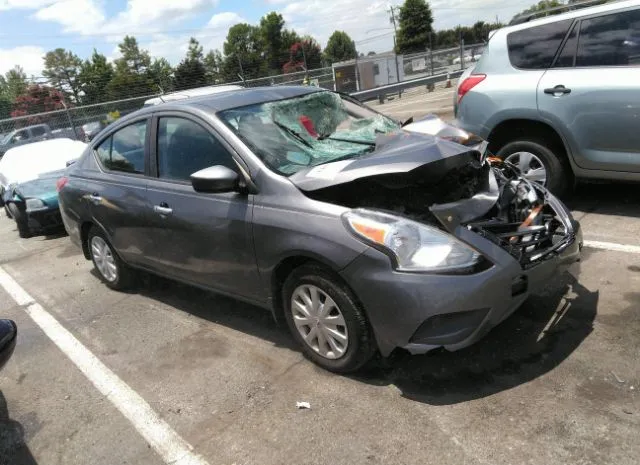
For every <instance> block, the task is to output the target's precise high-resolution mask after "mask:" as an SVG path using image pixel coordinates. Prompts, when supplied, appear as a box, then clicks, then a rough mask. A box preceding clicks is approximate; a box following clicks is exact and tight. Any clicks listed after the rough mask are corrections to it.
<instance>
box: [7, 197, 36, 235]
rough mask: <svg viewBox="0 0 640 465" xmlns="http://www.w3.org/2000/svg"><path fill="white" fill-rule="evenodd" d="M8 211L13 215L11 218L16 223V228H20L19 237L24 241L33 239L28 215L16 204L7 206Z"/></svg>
mask: <svg viewBox="0 0 640 465" xmlns="http://www.w3.org/2000/svg"><path fill="white" fill-rule="evenodd" d="M7 209H8V210H9V213H10V214H11V218H13V219H14V220H15V222H16V226H17V227H18V235H19V236H20V237H21V238H23V239H27V238H29V237H31V231H30V230H29V220H28V218H27V214H26V213H25V212H23V211H21V210H20V209H19V208H18V206H17V205H16V204H15V203H10V204H9V205H7Z"/></svg>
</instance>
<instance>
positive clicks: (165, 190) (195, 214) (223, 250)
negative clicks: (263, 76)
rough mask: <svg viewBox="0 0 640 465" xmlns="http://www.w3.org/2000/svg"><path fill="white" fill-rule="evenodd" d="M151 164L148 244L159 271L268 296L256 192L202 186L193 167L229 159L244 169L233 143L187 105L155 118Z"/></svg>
mask: <svg viewBox="0 0 640 465" xmlns="http://www.w3.org/2000/svg"><path fill="white" fill-rule="evenodd" d="M153 125H154V131H155V134H156V135H155V136H154V144H153V146H154V148H155V150H154V151H152V153H155V154H156V156H155V157H153V160H154V161H155V162H156V163H155V165H156V166H155V167H154V169H153V171H154V174H156V175H157V178H155V179H153V178H152V179H150V180H149V186H148V193H147V196H148V199H149V202H150V203H151V209H150V214H151V220H150V226H151V233H150V236H151V239H152V240H151V245H152V246H151V247H150V248H149V249H148V250H147V251H146V256H147V257H148V258H149V259H150V260H151V261H152V266H153V268H154V269H155V270H157V271H158V272H160V273H162V274H165V275H170V276H173V277H175V278H178V279H181V280H183V281H188V282H190V283H194V284H199V285H203V286H206V287H209V288H214V289H218V290H221V291H223V292H227V293H231V294H234V295H238V296H242V297H247V298H250V299H259V298H260V297H261V296H264V293H263V292H262V289H261V284H260V281H259V276H258V269H257V265H256V259H255V251H254V246H253V239H252V224H251V219H252V214H253V196H252V195H248V194H241V193H238V192H228V193H219V194H203V193H198V192H195V191H194V190H193V187H192V186H191V182H190V175H191V174H192V173H194V172H196V171H199V170H201V169H203V168H207V167H209V166H214V165H224V166H226V167H228V168H231V169H233V170H235V171H238V172H239V167H238V165H237V163H236V162H235V161H234V155H232V153H233V150H232V149H231V148H230V147H229V146H228V145H226V143H225V142H224V141H223V140H222V139H221V138H220V137H219V135H218V134H217V133H215V132H214V131H213V129H212V128H210V127H209V126H208V125H207V124H206V123H205V122H204V121H201V120H199V119H197V118H194V117H192V116H190V115H187V114H184V113H158V114H157V116H156V117H155V118H154V123H153Z"/></svg>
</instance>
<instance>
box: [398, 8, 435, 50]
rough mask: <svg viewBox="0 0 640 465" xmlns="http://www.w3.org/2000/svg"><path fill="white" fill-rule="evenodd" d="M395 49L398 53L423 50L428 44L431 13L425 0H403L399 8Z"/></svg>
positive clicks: (431, 30) (431, 29) (431, 21)
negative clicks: (398, 25)
mask: <svg viewBox="0 0 640 465" xmlns="http://www.w3.org/2000/svg"><path fill="white" fill-rule="evenodd" d="M399 11H400V12H399V15H398V19H399V23H400V27H399V28H398V34H397V36H396V50H397V52H398V53H412V52H421V51H424V50H425V49H426V48H427V47H428V46H429V34H431V33H432V32H433V28H432V27H431V25H432V23H433V15H432V13H431V8H430V7H429V4H428V3H427V2H426V1H425V0H405V2H404V4H403V5H402V6H401V7H400V10H399Z"/></svg>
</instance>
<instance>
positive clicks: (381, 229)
mask: <svg viewBox="0 0 640 465" xmlns="http://www.w3.org/2000/svg"><path fill="white" fill-rule="evenodd" d="M343 218H344V221H345V224H346V226H347V228H348V229H349V230H351V232H353V233H354V234H355V235H356V236H357V237H359V238H361V239H364V240H365V241H366V242H369V243H371V244H373V245H374V246H376V247H379V248H382V249H384V250H385V251H386V252H388V253H390V254H391V255H392V257H393V258H394V261H395V267H396V269H397V270H399V271H433V272H454V271H460V270H461V269H464V268H470V267H473V266H474V265H476V264H477V263H478V262H479V261H480V259H481V256H480V254H479V253H478V252H476V251H475V250H473V249H472V248H471V247H469V246H467V245H466V244H464V243H462V242H460V241H459V240H457V239H456V238H455V237H453V236H451V235H449V234H446V233H444V232H442V231H440V230H439V229H436V228H433V227H431V226H427V225H425V224H422V223H417V222H415V221H411V220H408V219H406V218H401V217H398V216H394V215H389V214H387V213H382V212H377V211H372V210H366V209H356V210H351V211H348V212H347V213H345V214H344V215H343Z"/></svg>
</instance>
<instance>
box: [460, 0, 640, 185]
mask: <svg viewBox="0 0 640 465" xmlns="http://www.w3.org/2000/svg"><path fill="white" fill-rule="evenodd" d="M456 98H457V101H456V117H457V120H458V123H457V124H458V125H459V126H460V127H461V128H463V129H465V130H467V131H470V132H474V133H476V134H478V135H479V136H481V137H483V138H484V139H488V140H489V142H490V146H489V149H490V150H491V151H492V152H493V153H495V154H496V155H497V156H498V157H500V158H503V159H507V160H509V161H511V162H513V163H515V164H516V165H518V166H519V167H520V169H521V170H522V172H523V174H524V175H525V176H526V177H528V178H530V179H532V180H535V181H538V182H541V183H543V184H545V185H546V186H547V187H548V188H549V189H550V190H552V191H554V192H555V193H557V194H562V193H565V192H566V191H567V190H569V189H571V187H572V186H573V181H574V179H575V178H600V179H617V180H640V1H638V0H633V1H623V2H614V3H608V4H605V5H600V6H596V7H589V8H584V9H580V10H577V11H571V12H567V13H563V14H560V15H557V16H551V17H545V18H541V19H535V20H532V21H528V22H523V23H521V24H517V25H512V26H508V27H505V28H503V29H500V30H498V31H496V32H495V34H494V35H493V36H492V37H491V39H490V41H489V44H488V46H487V47H486V49H485V52H484V54H483V55H482V57H481V59H480V60H479V61H478V63H477V64H476V65H475V67H473V68H472V69H468V70H467V71H466V72H465V73H464V74H463V75H462V76H461V78H460V80H459V85H458V92H457V96H456Z"/></svg>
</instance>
